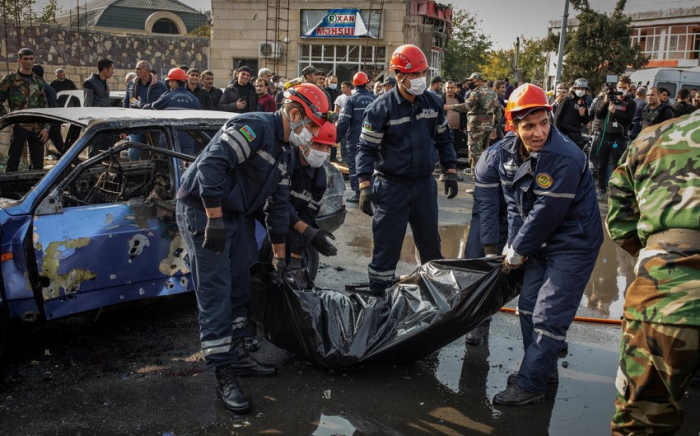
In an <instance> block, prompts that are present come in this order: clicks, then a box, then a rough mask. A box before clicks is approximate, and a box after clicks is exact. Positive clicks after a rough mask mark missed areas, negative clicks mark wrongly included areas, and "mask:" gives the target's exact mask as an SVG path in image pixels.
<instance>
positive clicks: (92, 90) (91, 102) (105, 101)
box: [83, 73, 112, 107]
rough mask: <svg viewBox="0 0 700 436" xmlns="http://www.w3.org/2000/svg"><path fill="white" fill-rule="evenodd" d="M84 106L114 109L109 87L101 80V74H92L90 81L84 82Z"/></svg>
mask: <svg viewBox="0 0 700 436" xmlns="http://www.w3.org/2000/svg"><path fill="white" fill-rule="evenodd" d="M83 94H84V96H85V97H84V98H85V102H84V103H83V105H84V106H96V107H112V104H111V102H110V100H109V85H108V84H107V81H106V80H102V79H100V76H99V74H97V73H92V75H91V76H90V78H89V79H87V80H86V81H85V82H83Z"/></svg>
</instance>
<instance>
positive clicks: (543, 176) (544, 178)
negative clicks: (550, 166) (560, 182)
mask: <svg viewBox="0 0 700 436" xmlns="http://www.w3.org/2000/svg"><path fill="white" fill-rule="evenodd" d="M535 180H536V181H537V184H538V185H539V186H540V188H544V189H547V188H549V187H550V186H552V176H550V175H549V174H547V173H539V174H538V175H537V177H535Z"/></svg>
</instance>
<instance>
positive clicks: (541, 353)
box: [493, 84, 603, 406]
mask: <svg viewBox="0 0 700 436" xmlns="http://www.w3.org/2000/svg"><path fill="white" fill-rule="evenodd" d="M551 110H552V107H551V106H550V105H549V104H548V102H547V96H546V95H545V93H544V91H543V90H542V89H541V88H539V87H537V86H534V85H531V84H525V85H522V86H520V87H518V88H517V89H516V90H515V91H513V93H512V94H511V96H510V98H509V100H508V106H507V109H506V120H507V122H508V128H511V129H512V130H513V132H514V133H515V135H513V136H508V137H507V138H504V140H503V141H501V143H500V153H501V157H500V160H501V165H500V167H499V174H500V178H501V185H502V187H503V194H504V197H505V199H506V203H507V205H508V243H509V245H508V249H507V252H506V258H505V260H504V270H506V271H508V270H509V269H512V268H518V267H519V266H521V265H523V263H524V264H525V267H526V270H525V276H524V280H523V286H522V290H521V291H520V299H519V301H518V308H519V309H520V328H521V330H522V335H523V347H524V349H525V355H524V357H523V360H522V362H521V364H520V369H519V371H518V373H517V374H511V376H509V377H508V387H507V388H506V389H505V390H504V391H502V392H500V393H498V394H496V396H495V397H494V399H493V402H494V403H495V404H504V405H512V406H516V405H523V404H528V403H535V402H540V401H543V400H544V393H545V389H546V385H547V383H548V382H554V380H558V374H557V371H556V364H557V355H558V353H559V351H560V349H561V348H562V347H563V345H564V341H565V339H566V332H567V330H568V329H569V326H570V325H571V323H572V322H573V320H574V315H575V314H576V310H577V309H578V306H579V303H580V302H581V297H582V296H583V291H584V289H585V287H586V283H588V279H589V278H590V276H591V272H592V271H593V267H594V266H595V261H596V258H597V257H598V252H599V250H600V246H601V245H602V243H603V228H602V223H601V219H600V211H599V210H598V203H597V201H596V190H595V184H594V183H593V178H592V177H591V174H590V172H589V169H588V160H587V158H586V155H585V154H584V153H583V151H581V149H580V148H579V147H578V145H577V144H574V143H573V142H572V141H571V140H570V139H569V138H568V137H566V136H565V135H564V134H562V133H561V132H559V130H557V129H556V128H554V127H552V126H551V125H550V114H549V113H550V112H551Z"/></svg>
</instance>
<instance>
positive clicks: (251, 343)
mask: <svg viewBox="0 0 700 436" xmlns="http://www.w3.org/2000/svg"><path fill="white" fill-rule="evenodd" d="M243 346H244V347H245V350H246V351H247V352H249V353H252V352H254V351H258V350H259V349H260V342H258V339H257V338H253V337H248V338H243Z"/></svg>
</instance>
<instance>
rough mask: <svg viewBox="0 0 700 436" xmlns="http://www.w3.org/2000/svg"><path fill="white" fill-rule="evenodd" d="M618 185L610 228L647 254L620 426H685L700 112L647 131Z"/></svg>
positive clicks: (696, 273) (641, 262)
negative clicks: (683, 406)
mask: <svg viewBox="0 0 700 436" xmlns="http://www.w3.org/2000/svg"><path fill="white" fill-rule="evenodd" d="M609 186H610V199H609V213H608V217H607V227H608V233H609V234H610V237H611V238H612V239H613V240H614V241H615V242H616V243H617V244H618V245H620V246H621V247H622V248H623V249H624V250H626V251H627V252H629V253H630V254H632V255H633V256H639V257H638V260H637V265H636V266H635V271H636V274H637V278H636V279H635V281H634V282H632V284H631V285H630V287H629V289H627V294H626V297H625V305H624V320H623V324H622V339H621V342H620V362H619V368H618V370H617V379H616V381H615V386H616V388H617V400H616V402H615V414H614V416H613V418H612V433H613V434H614V435H630V434H635V435H636V434H664V435H670V434H675V433H676V432H677V431H678V430H679V429H680V427H681V424H682V421H683V415H682V411H681V405H680V400H681V398H682V397H683V395H684V393H685V390H686V388H687V387H688V385H689V384H690V381H691V379H692V378H693V375H694V374H695V372H696V371H697V369H698V363H699V361H700V352H699V351H700V350H699V345H698V339H699V335H700V331H699V328H698V327H700V286H698V283H700V222H699V220H698V217H700V113H698V112H696V113H695V114H691V115H690V116H687V117H684V118H681V119H674V120H669V121H666V122H664V123H662V124H659V125H658V126H657V128H655V129H647V130H645V131H642V132H641V133H640V135H639V136H638V137H637V139H636V141H635V142H634V143H633V144H632V145H631V146H630V149H629V150H628V151H627V153H626V155H625V156H623V160H622V162H621V165H620V166H619V167H618V168H617V169H616V170H615V172H614V173H613V175H612V177H611V178H610V184H609ZM642 199H643V201H640V200H642Z"/></svg>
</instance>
